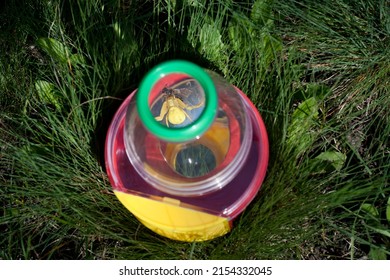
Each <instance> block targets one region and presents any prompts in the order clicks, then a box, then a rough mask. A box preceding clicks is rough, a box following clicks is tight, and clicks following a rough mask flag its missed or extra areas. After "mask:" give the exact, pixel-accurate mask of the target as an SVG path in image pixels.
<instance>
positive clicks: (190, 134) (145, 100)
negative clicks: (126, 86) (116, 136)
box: [136, 60, 218, 142]
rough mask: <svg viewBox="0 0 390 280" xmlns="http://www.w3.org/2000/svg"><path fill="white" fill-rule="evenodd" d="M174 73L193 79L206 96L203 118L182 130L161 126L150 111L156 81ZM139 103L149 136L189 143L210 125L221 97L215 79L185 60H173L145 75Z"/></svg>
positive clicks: (141, 116) (138, 98)
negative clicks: (150, 97) (150, 99)
mask: <svg viewBox="0 0 390 280" xmlns="http://www.w3.org/2000/svg"><path fill="white" fill-rule="evenodd" d="M174 73H176V74H177V73H181V74H186V75H189V76H191V77H192V78H194V79H195V80H196V81H197V82H199V84H200V86H201V87H202V88H203V90H204V94H205V107H204V109H203V111H202V113H201V115H200V116H199V117H198V118H197V119H196V120H195V121H194V122H193V123H191V124H189V125H187V126H185V127H179V128H172V127H166V126H164V125H162V124H160V123H159V122H158V121H156V120H155V119H154V116H153V114H152V112H151V111H150V108H149V94H150V92H151V90H152V89H153V87H154V85H155V84H156V82H157V81H158V80H159V79H161V78H163V77H165V76H167V75H169V74H174ZM136 103H137V111H138V115H139V117H140V119H141V121H142V123H143V124H144V126H145V127H146V128H147V129H148V130H149V131H150V133H152V134H154V135H155V136H156V137H158V138H160V139H162V140H164V141H168V142H186V141H190V140H193V139H197V138H199V137H200V136H201V135H202V134H203V133H204V132H206V131H207V129H208V128H209V127H210V126H211V124H212V123H213V121H214V118H215V116H216V113H217V109H218V95H217V90H216V89H215V86H214V82H213V80H212V79H211V77H210V76H209V75H208V74H207V73H206V71H205V70H203V69H202V68H201V67H199V66H198V65H196V64H194V63H191V62H188V61H184V60H171V61H167V62H164V63H161V64H159V65H157V66H156V67H154V68H153V69H151V70H150V71H149V72H148V73H147V74H146V76H145V77H144V79H143V80H142V81H141V84H140V86H139V88H138V92H137V97H136Z"/></svg>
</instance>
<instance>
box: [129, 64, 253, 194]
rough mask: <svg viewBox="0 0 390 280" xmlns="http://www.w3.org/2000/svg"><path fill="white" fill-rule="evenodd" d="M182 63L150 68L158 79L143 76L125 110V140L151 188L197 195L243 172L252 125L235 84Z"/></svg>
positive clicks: (136, 164) (221, 186) (134, 160)
mask: <svg viewBox="0 0 390 280" xmlns="http://www.w3.org/2000/svg"><path fill="white" fill-rule="evenodd" d="M181 63H182V62H181ZM184 64H185V65H186V67H184V68H181V67H179V66H182V65H183V64H179V65H176V67H175V68H174V69H175V71H173V70H172V69H170V71H165V72H164V71H161V69H160V71H156V70H155V69H152V71H151V72H150V73H156V72H158V73H159V75H158V76H157V77H158V78H154V79H150V78H148V77H149V76H148V75H147V77H146V78H145V79H144V80H143V82H142V83H141V86H140V89H139V91H138V92H137V95H136V98H135V99H133V100H132V101H131V102H130V104H129V106H128V108H127V112H126V120H125V133H124V143H125V146H126V153H127V156H128V158H129V160H130V162H131V163H132V165H133V166H134V168H135V169H136V171H137V172H138V173H139V174H140V175H141V176H142V178H144V179H145V180H146V181H147V182H148V183H150V184H151V185H152V186H153V187H155V188H156V189H158V190H160V191H163V192H166V193H169V194H174V195H178V196H199V195H203V194H206V193H209V192H213V191H216V190H219V189H221V188H223V187H224V186H225V185H226V184H228V183H229V182H230V181H231V180H232V179H233V178H234V177H235V175H236V174H237V173H238V172H239V171H240V169H241V167H242V165H243V164H244V162H245V160H246V158H247V156H248V152H249V149H250V147H251V141H252V127H251V121H250V119H249V117H248V116H247V113H246V111H245V106H244V103H243V100H242V97H241V96H240V94H238V93H237V92H236V90H235V88H234V87H232V86H231V85H229V84H228V83H227V82H226V81H225V80H224V79H222V78H221V77H220V76H218V75H217V74H215V73H213V72H210V71H207V72H206V71H204V70H203V69H201V71H200V73H202V74H201V76H200V78H198V76H197V73H195V74H194V72H192V71H187V70H188V69H192V68H190V66H191V67H195V68H196V67H198V66H194V65H193V64H191V63H189V62H185V63H184ZM163 66H164V65H163ZM159 67H161V66H159ZM162 68H164V67H162ZM196 69H197V71H198V70H199V69H198V68H196ZM153 71H154V72H153ZM150 73H149V74H150ZM161 73H163V74H161ZM153 77H154V76H153ZM145 81H146V82H147V87H146V90H145V87H142V85H144V84H145ZM205 81H206V82H205ZM210 82H211V83H212V84H211V85H210Z"/></svg>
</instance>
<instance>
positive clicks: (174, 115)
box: [155, 88, 204, 127]
mask: <svg viewBox="0 0 390 280" xmlns="http://www.w3.org/2000/svg"><path fill="white" fill-rule="evenodd" d="M174 91H175V90H174V89H169V88H164V89H163V90H162V92H163V94H165V101H164V103H163V104H162V106H161V111H160V115H159V116H158V117H155V120H156V121H162V120H163V119H164V117H165V123H166V124H167V127H169V123H171V124H174V125H179V124H182V123H183V122H184V121H185V120H186V118H189V119H190V121H192V119H191V117H190V116H189V115H188V114H187V112H186V111H185V110H187V111H191V110H193V109H196V108H199V107H201V106H203V104H204V101H202V102H201V103H199V104H198V105H195V106H189V105H187V104H185V103H184V102H183V101H182V100H181V99H179V98H178V97H176V95H175V92H174ZM176 91H179V92H180V90H176Z"/></svg>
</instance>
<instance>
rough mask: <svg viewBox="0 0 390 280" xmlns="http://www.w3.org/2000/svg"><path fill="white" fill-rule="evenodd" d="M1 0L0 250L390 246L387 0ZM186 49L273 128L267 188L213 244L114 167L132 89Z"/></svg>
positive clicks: (165, 253)
mask: <svg viewBox="0 0 390 280" xmlns="http://www.w3.org/2000/svg"><path fill="white" fill-rule="evenodd" d="M2 5H3V7H2V8H3V9H2V11H1V14H0V19H1V22H0V27H1V31H0V32H1V34H0V46H1V49H2V50H4V51H2V52H1V54H0V59H1V65H0V88H1V96H0V105H1V110H0V111H1V113H0V131H1V134H0V152H1V154H0V167H1V169H0V183H1V189H0V200H1V204H2V208H1V212H0V213H1V215H0V229H1V231H2V237H3V238H2V239H1V240H0V258H3V259H18V258H22V259H49V258H52V259H60V258H70V259H76V258H80V259H81V258H82V259H221V258H222V259H226V258H235V259H238V258H240V259H241V258H242V259H325V258H330V259H355V258H371V259H386V258H388V256H389V253H390V252H389V242H390V241H389V240H390V236H389V235H390V233H389V223H390V222H389V220H390V219H389V214H388V213H389V209H390V208H389V207H390V206H389V205H388V201H389V196H390V191H389V190H390V188H389V185H388V178H389V162H390V156H389V139H388V135H389V134H390V125H389V123H390V122H389V110H388V108H390V104H389V102H390V101H389V98H388V96H389V88H390V87H389V83H390V81H389V77H390V75H389V72H390V68H389V65H390V64H389V55H388V54H389V53H388V48H387V47H386V46H388V45H389V31H390V27H389V22H390V17H389V14H390V13H389V7H388V5H386V2H385V1H379V4H378V3H377V2H376V1H372V0H369V1H358V0H354V1H352V0H351V1H341V0H337V1H323V2H321V3H319V2H318V1H317V2H316V1H311V0H306V1H299V3H298V2H296V1H277V0H273V1H269V0H257V1H246V2H240V3H236V2H233V1H217V0H215V1H210V3H207V4H206V3H205V2H204V1H157V2H148V1H146V2H145V1H93V3H88V2H85V3H84V1H71V0H70V1H65V2H61V1H51V2H50V4H47V3H43V2H41V1H26V5H25V6H23V9H21V10H20V9H19V8H18V9H17V5H16V1H15V2H13V1H9V2H6V3H5V4H2ZM12 34H16V35H15V36H13V35H12ZM10 43H11V44H10ZM172 58H183V59H189V60H191V61H193V62H196V63H198V64H199V65H201V66H203V67H205V68H209V69H212V70H214V71H216V72H218V73H220V74H221V75H223V76H225V77H226V79H227V80H228V81H229V82H231V83H232V84H234V85H236V86H238V87H239V88H241V89H242V90H243V91H244V92H245V93H246V94H247V95H248V96H249V97H250V98H251V100H252V101H253V103H254V104H255V105H256V106H257V108H258V109H259V111H260V112H261V114H262V117H263V118H264V120H265V122H266V126H267V130H268V133H269V138H270V143H271V147H270V152H271V158H270V163H269V168H268V173H267V178H266V180H265V182H264V184H263V187H262V190H261V192H260V194H259V195H258V197H257V198H256V199H255V200H254V201H253V203H252V204H251V205H250V206H249V207H248V209H247V210H246V211H245V212H244V213H243V214H242V215H241V216H240V217H239V218H238V220H237V221H236V222H235V228H234V229H233V231H232V232H231V233H229V234H228V235H226V236H224V237H222V238H218V239H216V240H212V241H209V242H203V243H194V244H187V243H180V242H175V241H171V240H167V239H165V238H163V237H160V236H158V235H156V234H154V233H152V232H150V231H149V230H147V229H145V228H144V227H143V226H141V225H140V223H139V222H138V221H137V220H136V219H135V218H134V217H133V216H132V215H131V214H130V213H129V212H127V211H126V210H125V209H124V207H123V206H122V205H121V204H120V203H119V202H118V201H117V200H116V198H115V196H114V195H113V193H112V191H111V187H110V184H109V182H108V179H107V176H106V174H105V169H104V159H103V157H102V150H103V147H104V138H105V133H106V130H107V127H108V123H109V122H110V120H111V118H112V116H113V114H114V113H115V111H116V109H117V108H118V106H119V105H120V103H121V100H123V98H124V97H126V95H127V94H128V93H129V92H130V91H131V90H133V89H135V88H136V87H137V84H138V82H139V81H140V79H141V78H142V76H143V75H144V74H145V73H146V71H147V70H148V69H149V68H150V67H152V66H154V65H155V64H156V63H158V62H161V61H164V60H167V59H172Z"/></svg>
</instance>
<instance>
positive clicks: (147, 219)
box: [114, 191, 231, 242]
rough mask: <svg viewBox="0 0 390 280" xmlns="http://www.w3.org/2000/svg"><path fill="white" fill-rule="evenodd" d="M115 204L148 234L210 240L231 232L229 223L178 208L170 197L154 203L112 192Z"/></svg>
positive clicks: (189, 240)
mask: <svg viewBox="0 0 390 280" xmlns="http://www.w3.org/2000/svg"><path fill="white" fill-rule="evenodd" d="M114 192H115V195H116V196H117V197H118V199H119V201H121V202H122V204H123V205H125V207H126V208H127V209H128V210H129V211H130V212H132V213H133V214H134V216H136V217H137V219H138V220H140V221H141V222H142V223H143V224H144V225H145V226H146V227H148V228H149V229H151V230H152V231H154V232H156V233H158V234H160V235H162V236H165V237H168V238H171V239H175V240H180V241H187V242H194V241H205V240H210V239H213V238H216V237H219V236H222V235H224V234H226V233H228V232H229V231H230V230H231V227H230V224H229V221H228V220H227V219H226V218H224V217H219V216H215V215H211V214H208V213H204V212H201V211H197V210H193V209H188V208H184V207H181V206H180V201H178V200H175V199H171V198H167V197H164V198H160V197H158V198H156V199H159V200H154V199H150V198H145V197H141V196H137V195H132V194H127V193H123V192H119V191H114Z"/></svg>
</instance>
